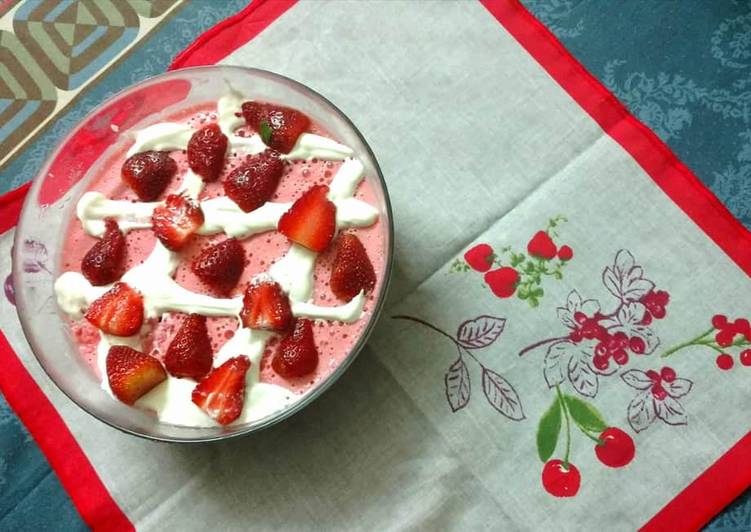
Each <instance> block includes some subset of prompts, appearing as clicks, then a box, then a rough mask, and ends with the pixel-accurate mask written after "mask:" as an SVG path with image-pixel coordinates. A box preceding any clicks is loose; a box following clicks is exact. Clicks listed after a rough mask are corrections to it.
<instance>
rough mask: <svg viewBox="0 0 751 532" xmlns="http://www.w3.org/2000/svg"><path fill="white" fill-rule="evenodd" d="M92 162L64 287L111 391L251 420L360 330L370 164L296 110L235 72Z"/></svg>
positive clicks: (315, 378) (373, 280)
mask: <svg viewBox="0 0 751 532" xmlns="http://www.w3.org/2000/svg"><path fill="white" fill-rule="evenodd" d="M134 137H135V138H133V136H131V137H130V138H131V139H132V140H131V141H130V142H128V143H127V145H126V146H125V147H123V148H122V150H121V151H120V152H115V153H114V154H112V155H110V156H109V157H108V158H107V159H106V160H102V161H99V162H98V163H97V164H95V165H94V166H93V167H92V168H91V169H90V171H89V176H88V185H87V190H86V192H85V193H83V195H82V196H81V197H80V198H79V200H78V203H77V204H76V210H75V214H76V216H75V218H73V219H72V220H71V222H70V224H69V227H68V228H67V230H66V232H65V237H64V242H63V243H62V248H61V249H62V259H61V262H60V264H61V267H62V268H61V269H62V271H63V272H64V273H62V274H61V275H60V276H59V277H58V278H57V280H56V282H55V294H56V297H57V303H58V306H59V308H60V309H61V311H62V312H63V313H64V314H65V316H66V321H67V322H68V323H69V328H70V337H71V339H72V341H73V342H74V343H75V344H76V346H77V348H78V350H79V351H80V353H81V356H82V357H84V358H85V359H86V360H87V362H88V363H89V364H90V366H91V368H92V371H93V372H94V373H95V375H96V376H97V378H99V379H100V380H101V385H102V388H103V390H104V391H105V392H106V393H108V394H110V395H111V396H112V397H113V399H115V400H119V401H122V402H123V403H126V404H128V405H132V406H133V407H135V408H139V409H142V410H145V411H148V412H151V413H153V414H154V415H155V416H157V418H158V419H159V420H160V421H161V422H163V423H169V424H172V425H178V426H188V427H210V426H216V425H230V424H247V423H252V422H254V421H258V420H261V419H263V418H266V417H268V416H271V415H273V414H276V413H278V412H280V411H282V410H284V409H285V408H288V407H289V406H290V405H292V404H294V403H296V402H298V401H300V400H301V398H303V397H304V396H305V395H306V394H308V393H310V392H311V390H314V389H316V388H317V387H318V386H319V385H321V384H322V383H323V382H324V381H325V380H326V379H327V377H328V376H329V375H331V374H332V372H334V370H335V369H336V368H337V367H339V365H340V364H341V363H342V362H343V361H344V360H346V359H347V357H348V356H349V355H350V353H351V352H352V351H353V349H354V348H355V346H356V345H357V344H358V341H359V339H360V337H361V336H362V334H363V332H364V330H365V328H366V325H367V323H368V322H369V320H370V317H371V315H372V313H373V310H374V308H375V307H376V300H375V298H376V296H375V294H379V293H380V288H381V284H382V283H383V282H384V271H385V269H386V253H385V249H384V246H385V239H386V238H387V235H385V234H384V224H383V223H382V221H381V215H380V213H379V210H378V208H377V207H376V205H377V204H378V202H377V201H376V198H377V194H376V191H374V190H373V188H372V186H371V185H370V184H369V182H368V181H367V180H364V179H363V178H364V172H365V170H364V166H363V164H362V162H361V161H360V160H359V159H358V158H357V157H356V156H355V154H354V152H353V150H352V149H351V148H349V147H347V146H345V145H343V144H340V143H339V142H337V141H336V140H335V139H333V138H332V137H331V135H330V134H329V133H328V132H326V131H325V130H323V129H322V128H321V127H320V125H319V124H317V123H316V122H314V121H313V120H311V119H310V118H309V117H308V116H306V115H305V114H303V113H302V112H300V111H297V110H295V109H291V108H289V107H285V106H282V105H277V104H275V103H269V102H265V101H254V100H249V99H247V98H244V97H243V96H242V95H241V94H239V93H238V92H237V91H235V90H232V89H228V90H227V94H226V95H225V96H223V97H222V98H220V99H219V101H218V102H215V103H209V104H207V105H204V106H198V107H194V108H191V109H188V110H183V111H181V112H180V113H175V114H171V115H169V116H168V117H167V120H166V121H164V122H160V123H156V124H153V125H150V126H148V127H145V128H144V129H141V130H139V131H138V132H137V134H136V135H135V136H134Z"/></svg>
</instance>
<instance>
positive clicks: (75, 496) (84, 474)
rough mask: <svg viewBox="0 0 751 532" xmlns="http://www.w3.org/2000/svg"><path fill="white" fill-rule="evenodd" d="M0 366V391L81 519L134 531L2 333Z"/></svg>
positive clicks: (98, 526) (95, 526)
mask: <svg viewBox="0 0 751 532" xmlns="http://www.w3.org/2000/svg"><path fill="white" fill-rule="evenodd" d="M0 367H2V371H0V391H2V392H3V395H4V396H5V399H6V400H7V401H8V404H9V405H10V406H11V408H13V410H15V412H16V413H17V414H18V417H19V418H20V419H21V420H22V421H23V424H24V425H25V426H26V428H27V429H28V431H29V433H31V435H32V436H33V437H34V440H35V441H36V443H37V445H39V448H40V449H41V450H42V452H43V453H44V455H45V456H46V457H47V460H48V461H49V463H50V466H52V469H54V470H55V473H56V474H57V476H58V478H59V479H60V483H61V484H62V485H63V488H64V489H65V491H66V492H68V495H70V498H71V500H72V501H73V505H74V506H75V507H76V509H77V510H78V512H79V513H80V514H81V518H82V519H83V520H84V521H85V522H86V524H87V525H89V526H90V527H91V528H93V529H94V530H113V531H114V530H117V531H120V530H135V528H134V527H133V525H132V524H131V522H130V521H129V520H128V518H127V517H126V515H125V514H124V513H123V511H122V510H121V509H120V507H119V506H118V505H117V503H116V502H115V501H114V499H113V498H112V496H110V494H109V492H108V491H107V488H106V487H105V485H104V484H103V483H102V481H101V480H100V479H99V476H98V475H97V473H96V471H95V470H94V467H93V466H92V465H91V463H90V462H89V459H88V458H86V455H85V454H84V453H83V451H82V450H81V447H80V446H79V445H78V442H76V440H75V438H74V437H73V435H72V434H71V432H70V430H68V427H67V426H66V425H65V422H64V421H63V418H62V417H60V414H58V413H57V410H55V407H53V406H52V403H51V402H50V401H49V400H48V399H47V396H45V395H44V393H43V392H42V390H41V389H40V388H39V386H38V385H37V383H36V382H35V381H34V379H33V378H32V376H31V375H30V374H29V372H28V371H26V368H25V367H24V366H23V364H22V363H21V361H20V360H19V358H18V356H17V355H16V354H15V353H14V352H13V348H12V347H11V346H10V344H9V343H8V340H7V339H6V338H5V335H4V334H3V333H2V332H0Z"/></svg>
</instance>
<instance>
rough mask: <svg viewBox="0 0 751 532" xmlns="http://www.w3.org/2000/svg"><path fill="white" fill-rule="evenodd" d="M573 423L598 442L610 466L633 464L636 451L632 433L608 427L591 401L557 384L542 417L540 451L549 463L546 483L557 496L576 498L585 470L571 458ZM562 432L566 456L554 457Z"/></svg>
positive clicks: (602, 457) (597, 450) (603, 459)
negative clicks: (566, 392)
mask: <svg viewBox="0 0 751 532" xmlns="http://www.w3.org/2000/svg"><path fill="white" fill-rule="evenodd" d="M571 425H574V426H575V427H576V428H577V429H579V431H580V432H581V433H582V434H583V435H584V436H585V437H587V438H589V439H590V440H592V441H594V442H595V445H594V452H595V456H596V457H597V459H598V460H599V461H600V462H601V463H602V464H604V465H606V466H608V467H613V468H620V467H624V466H626V465H628V464H629V463H631V461H632V460H633V459H634V456H635V454H636V446H635V445H634V441H633V439H632V438H631V436H629V435H628V434H627V433H626V432H624V431H623V430H621V429H619V428H617V427H611V426H608V424H607V423H606V422H605V420H604V419H603V417H602V415H601V414H600V412H598V411H597V409H596V408H595V407H594V406H593V405H592V404H591V403H588V402H586V401H583V400H582V399H579V398H578V397H575V396H572V395H567V394H564V393H561V390H560V388H559V387H556V397H555V399H554V400H553V404H551V405H550V408H548V410H547V412H545V414H543V416H542V418H540V423H539V424H538V426H537V453H538V455H539V457H540V460H541V461H542V462H543V463H544V464H545V465H544V466H543V469H542V486H543V488H545V491H547V492H548V493H550V494H551V495H553V496H555V497H573V496H575V495H576V494H577V493H578V492H579V487H580V485H581V473H580V472H579V469H578V468H577V467H576V466H575V465H574V464H573V463H571V459H570V458H571V450H572V441H571ZM562 428H565V430H562ZM561 433H563V434H564V435H565V438H566V439H565V444H564V446H563V447H564V455H563V458H562V459H560V458H551V457H552V456H553V454H554V453H555V449H556V447H557V446H558V440H559V437H560V434H561Z"/></svg>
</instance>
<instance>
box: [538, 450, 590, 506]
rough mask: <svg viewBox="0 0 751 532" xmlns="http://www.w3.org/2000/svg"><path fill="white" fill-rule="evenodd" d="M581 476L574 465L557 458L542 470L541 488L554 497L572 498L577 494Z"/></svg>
mask: <svg viewBox="0 0 751 532" xmlns="http://www.w3.org/2000/svg"><path fill="white" fill-rule="evenodd" d="M580 485H581V474H580V473H579V470H578V469H577V468H576V466H575V465H574V464H572V463H571V462H569V463H568V464H565V463H564V462H563V461H561V460H558V459H557V458H555V459H553V460H549V461H548V462H547V463H546V464H545V467H543V468H542V486H543V487H544V488H545V491H547V492H548V493H550V494H551V495H553V496H554V497H573V496H575V495H576V494H577V493H579V486H580Z"/></svg>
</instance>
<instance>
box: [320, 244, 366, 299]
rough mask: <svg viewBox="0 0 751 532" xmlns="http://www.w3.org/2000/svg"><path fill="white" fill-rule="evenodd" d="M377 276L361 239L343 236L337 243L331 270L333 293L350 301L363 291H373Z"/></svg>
mask: <svg viewBox="0 0 751 532" xmlns="http://www.w3.org/2000/svg"><path fill="white" fill-rule="evenodd" d="M375 283H376V274H375V270H373V264H372V263H371V262H370V259H369V258H368V253H367V252H366V251H365V247H364V246H363V245H362V242H360V239H359V238H357V237H356V236H355V235H352V234H348V233H345V234H342V235H340V236H339V238H337V241H336V257H335V258H334V265H333V267H332V268H331V281H330V283H329V284H330V286H331V291H332V292H334V295H335V296H336V297H338V298H339V299H343V300H345V301H349V300H350V299H352V298H353V297H355V296H356V295H357V294H359V293H360V291H361V290H362V291H363V292H369V291H371V290H373V287H374V286H375Z"/></svg>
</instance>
